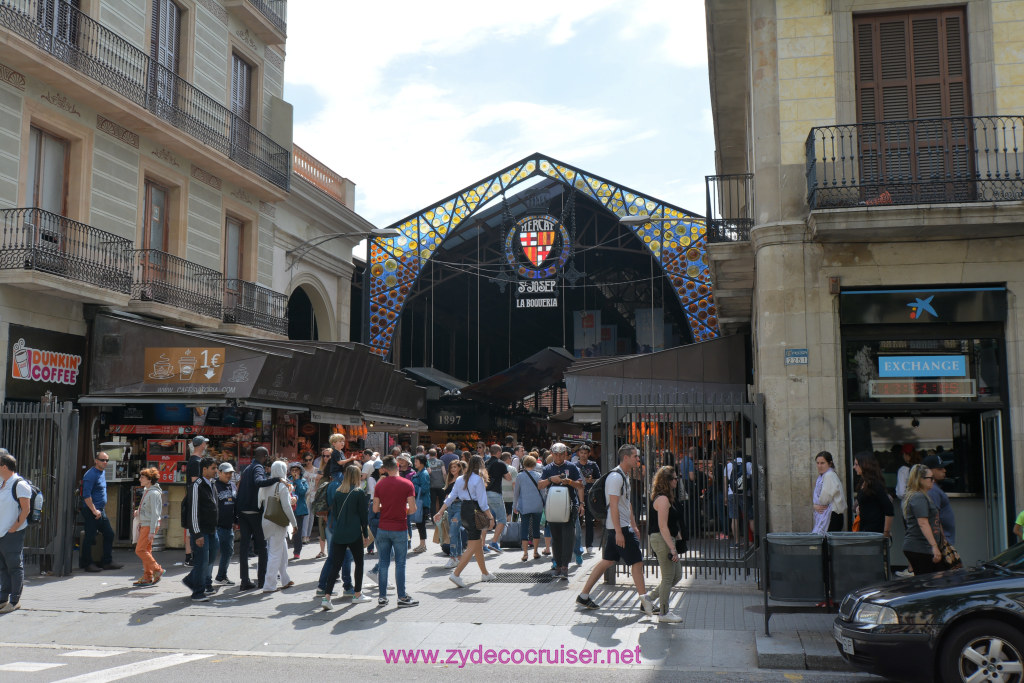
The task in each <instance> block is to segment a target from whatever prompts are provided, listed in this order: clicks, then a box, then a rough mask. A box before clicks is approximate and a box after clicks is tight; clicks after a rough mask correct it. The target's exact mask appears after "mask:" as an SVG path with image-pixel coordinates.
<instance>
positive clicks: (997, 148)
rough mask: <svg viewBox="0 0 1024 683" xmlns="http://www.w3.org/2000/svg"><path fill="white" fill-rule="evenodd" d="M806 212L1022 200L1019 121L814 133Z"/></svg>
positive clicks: (1023, 144) (946, 121) (1023, 131)
mask: <svg viewBox="0 0 1024 683" xmlns="http://www.w3.org/2000/svg"><path fill="white" fill-rule="evenodd" d="M806 152H807V168H806V171H807V203H808V204H809V205H810V208H811V209H831V208H840V207H851V206H881V205H890V204H941V203H953V202H1000V201H1021V200H1024V116H961V117H954V118H942V119H916V120H908V121H877V122H872V123H853V124H846V125H837V126H819V127H816V128H812V129H811V132H810V134H809V135H808V136H807V147H806Z"/></svg>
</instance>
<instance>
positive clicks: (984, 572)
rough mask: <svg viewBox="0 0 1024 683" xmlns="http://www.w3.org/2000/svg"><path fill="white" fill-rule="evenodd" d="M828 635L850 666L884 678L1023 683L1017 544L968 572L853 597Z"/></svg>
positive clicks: (1023, 548) (1023, 574) (1020, 549)
mask: <svg viewBox="0 0 1024 683" xmlns="http://www.w3.org/2000/svg"><path fill="white" fill-rule="evenodd" d="M832 635H833V637H834V638H835V640H836V645H837V647H838V648H839V652H840V653H842V655H843V658H844V659H845V660H846V661H847V662H849V663H850V664H851V665H852V666H854V667H856V668H858V669H861V670H863V671H867V672H870V673H874V674H878V675H880V676H885V677H887V678H892V679H896V680H900V681H943V682H948V681H958V682H959V681H979V682H980V681H1005V682H1006V683H1024V543H1018V544H1017V545H1015V546H1013V547H1012V548H1010V549H1009V550H1007V551H1005V552H1003V553H1002V554H1000V555H998V556H996V557H995V558H993V559H991V560H989V561H988V562H982V563H980V564H979V565H978V566H976V567H974V568H971V569H958V570H955V571H944V572H938V573H935V574H927V575H924V576H919V577H914V578H912V579H902V580H899V581H892V582H890V583H885V584H881V585H876V586H870V587H868V588H862V589H860V590H857V591H854V592H853V593H850V594H849V595H847V596H846V598H845V599H844V600H843V602H842V604H841V605H840V607H839V616H837V617H836V619H835V622H834V623H833V627H832Z"/></svg>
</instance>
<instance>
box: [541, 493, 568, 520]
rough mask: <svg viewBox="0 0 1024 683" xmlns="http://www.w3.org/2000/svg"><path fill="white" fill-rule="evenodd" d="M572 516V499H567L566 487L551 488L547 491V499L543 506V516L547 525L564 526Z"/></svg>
mask: <svg viewBox="0 0 1024 683" xmlns="http://www.w3.org/2000/svg"><path fill="white" fill-rule="evenodd" d="M571 514H572V499H571V498H570V497H569V487H568V486H552V487H551V488H549V489H548V499H547V502H546V503H545V504H544V515H545V516H546V517H547V522H548V524H565V523H566V522H568V521H569V517H570V516H571Z"/></svg>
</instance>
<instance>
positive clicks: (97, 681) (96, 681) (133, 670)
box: [55, 654, 212, 683]
mask: <svg viewBox="0 0 1024 683" xmlns="http://www.w3.org/2000/svg"><path fill="white" fill-rule="evenodd" d="M211 656H212V655H185V654H176V655H168V656H166V657H157V658H156V659H146V660H143V661H141V662H135V663H133V664H125V665H124V666H115V667H113V668H110V669H101V670H100V671H93V672H92V673H88V674H82V675H81V676H72V677H71V678H62V679H61V680H59V681H55V683H107V681H119V680H121V679H122V678H129V677H131V676H138V675H139V674H144V673H149V672H150V671H159V670H160V669H166V668H168V667H172V666H178V665H179V664H187V663H188V662H194V661H196V660H198V659H207V658H209V657H211Z"/></svg>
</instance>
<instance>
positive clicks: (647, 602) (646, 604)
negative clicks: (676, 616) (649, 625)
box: [640, 595, 654, 617]
mask: <svg viewBox="0 0 1024 683" xmlns="http://www.w3.org/2000/svg"><path fill="white" fill-rule="evenodd" d="M640 607H641V608H642V609H643V611H644V614H646V615H647V616H649V617H653V616H654V603H652V602H651V599H650V598H648V597H647V596H646V595H644V596H643V597H642V598H640Z"/></svg>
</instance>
